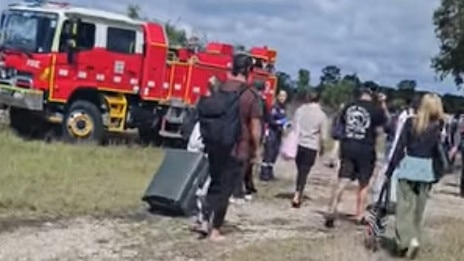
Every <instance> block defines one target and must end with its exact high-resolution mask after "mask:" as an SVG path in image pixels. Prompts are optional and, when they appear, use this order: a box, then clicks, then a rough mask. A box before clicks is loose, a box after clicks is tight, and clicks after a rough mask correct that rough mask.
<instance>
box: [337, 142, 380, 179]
mask: <svg viewBox="0 0 464 261" xmlns="http://www.w3.org/2000/svg"><path fill="white" fill-rule="evenodd" d="M340 154H341V155H340V156H341V159H340V169H339V171H338V177H339V178H345V179H350V180H352V181H355V180H357V181H358V182H359V185H360V186H366V185H368V184H369V181H370V179H371V177H372V175H373V173H374V169H375V163H376V154H375V149H374V148H371V147H369V146H364V145H363V146H357V145H354V146H353V145H352V144H345V146H343V145H342V144H341V147H340Z"/></svg>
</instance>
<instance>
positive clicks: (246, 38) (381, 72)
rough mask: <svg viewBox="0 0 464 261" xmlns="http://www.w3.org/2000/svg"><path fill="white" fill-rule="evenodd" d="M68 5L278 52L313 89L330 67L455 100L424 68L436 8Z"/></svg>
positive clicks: (258, 0) (299, 2)
mask: <svg viewBox="0 0 464 261" xmlns="http://www.w3.org/2000/svg"><path fill="white" fill-rule="evenodd" d="M8 1H9V0H7V2H8ZM1 2H2V3H1V4H0V6H1V5H2V4H4V3H5V2H4V0H1ZM10 2H11V0H10ZM71 2H74V3H79V4H80V5H88V6H93V7H96V8H105V9H110V10H113V11H118V12H125V8H126V6H127V5H128V4H130V3H133V4H139V5H140V6H141V7H142V12H143V15H145V16H149V17H154V18H157V19H158V20H160V21H168V20H170V21H172V22H175V21H178V24H179V25H181V26H182V27H184V28H187V29H188V31H201V32H204V33H206V34H207V36H208V39H209V40H217V41H226V42H231V43H242V44H245V45H247V46H252V45H268V46H271V47H273V48H276V49H277V50H278V68H279V69H281V70H285V71H288V72H290V73H291V74H296V72H297V70H298V69H299V68H301V67H303V68H308V69H310V70H311V74H312V78H313V83H316V82H317V81H318V79H319V73H320V71H321V69H322V67H324V66H325V65H330V64H335V65H337V66H339V67H340V68H341V69H342V72H344V73H351V72H356V73H358V75H360V76H361V78H362V79H364V80H376V81H378V82H380V83H382V84H385V85H391V86H394V85H395V84H396V83H397V82H399V81H400V80H402V79H405V78H411V79H416V80H417V81H418V83H419V86H420V87H422V88H425V89H428V90H439V91H445V92H454V93H456V88H455V87H454V86H453V84H452V82H451V81H449V80H448V81H445V82H444V83H440V82H437V81H435V80H434V79H435V74H434V72H433V70H432V69H431V68H430V58H431V56H433V55H434V54H435V53H436V52H437V51H438V45H437V42H436V39H435V36H434V32H433V25H432V13H433V10H434V9H435V8H436V7H437V6H438V4H439V0H427V1H420V4H419V3H418V1H417V0H390V1H381V0H356V1H353V0H293V1H286V0H253V1H249V0H227V1H226V0H223V1H217V0H194V1H192V0H176V1H170V0H157V1H142V0H132V1H129V0H113V1H94V0H80V1H78V0H73V1H71Z"/></svg>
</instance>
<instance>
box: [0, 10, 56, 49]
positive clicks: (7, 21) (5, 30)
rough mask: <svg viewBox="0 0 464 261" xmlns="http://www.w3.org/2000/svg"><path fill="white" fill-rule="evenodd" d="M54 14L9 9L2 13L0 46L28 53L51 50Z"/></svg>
mask: <svg viewBox="0 0 464 261" xmlns="http://www.w3.org/2000/svg"><path fill="white" fill-rule="evenodd" d="M57 19H58V16H57V15H56V14H49V13H40V12H30V11H19V10H9V11H6V12H5V13H3V17H2V27H1V30H0V31H1V35H2V37H1V39H0V46H1V47H2V48H5V49H15V50H19V51H23V52H28V53H49V52H51V48H52V44H53V38H54V36H55V31H56V25H57Z"/></svg>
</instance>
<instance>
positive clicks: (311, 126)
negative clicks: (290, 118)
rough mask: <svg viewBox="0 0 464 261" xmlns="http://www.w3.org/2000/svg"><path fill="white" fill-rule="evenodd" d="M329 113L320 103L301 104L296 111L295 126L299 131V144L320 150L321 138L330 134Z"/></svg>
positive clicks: (325, 137)
mask: <svg viewBox="0 0 464 261" xmlns="http://www.w3.org/2000/svg"><path fill="white" fill-rule="evenodd" d="M327 121H328V120H327V115H326V114H325V112H324V111H322V109H321V106H320V105H319V104H315V103H310V104H304V105H301V106H300V107H299V108H298V109H297V110H296V112H295V118H294V122H295V125H296V126H294V127H295V128H296V129H297V132H298V145H300V146H302V147H305V148H309V149H314V150H319V148H320V144H321V139H322V140H325V139H327V136H328V122H327Z"/></svg>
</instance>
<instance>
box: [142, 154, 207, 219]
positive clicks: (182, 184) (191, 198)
mask: <svg viewBox="0 0 464 261" xmlns="http://www.w3.org/2000/svg"><path fill="white" fill-rule="evenodd" d="M208 176H209V164H208V159H207V157H206V156H205V154H204V153H200V152H190V151H187V150H182V149H166V150H165V156H164V160H163V162H162V164H161V166H160V167H159V169H158V172H157V173H155V175H154V177H153V179H152V180H151V182H150V184H149V186H148V188H147V190H146V192H145V195H144V196H143V198H142V200H143V201H145V202H147V203H148V205H149V206H150V208H151V210H152V211H156V212H165V213H169V214H175V215H186V216H191V215H194V214H195V210H196V192H197V189H198V188H199V187H200V186H201V185H202V184H203V183H204V182H205V181H206V180H207V178H208Z"/></svg>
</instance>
